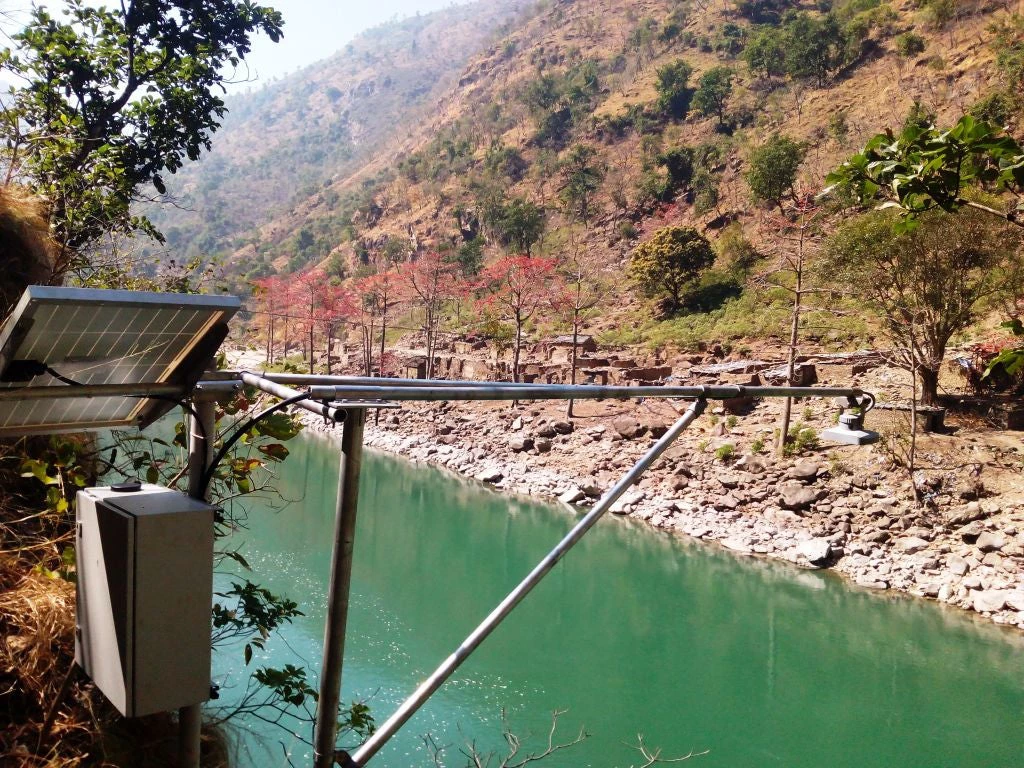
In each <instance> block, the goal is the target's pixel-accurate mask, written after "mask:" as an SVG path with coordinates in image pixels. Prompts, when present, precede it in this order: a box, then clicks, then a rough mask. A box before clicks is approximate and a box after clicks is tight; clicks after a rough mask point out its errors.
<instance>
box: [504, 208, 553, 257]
mask: <svg viewBox="0 0 1024 768" xmlns="http://www.w3.org/2000/svg"><path fill="white" fill-rule="evenodd" d="M546 223H547V222H546V220H545V216H544V209H543V208H541V207H540V206H539V205H537V204H536V203H534V202H532V201H530V200H524V199H522V198H519V197H514V198H512V199H511V200H509V201H508V203H506V204H505V205H504V206H502V207H501V209H500V212H499V218H498V220H497V222H494V224H493V226H494V228H495V229H496V230H497V233H498V238H499V239H500V240H501V243H502V245H505V246H508V247H511V248H514V249H516V250H519V251H524V252H525V253H527V254H529V253H530V251H531V250H532V249H533V246H534V245H535V244H536V243H537V241H538V240H540V236H541V235H542V234H543V233H544V227H545V225H546Z"/></svg>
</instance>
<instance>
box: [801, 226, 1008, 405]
mask: <svg viewBox="0 0 1024 768" xmlns="http://www.w3.org/2000/svg"><path fill="white" fill-rule="evenodd" d="M898 218H899V213H897V212H895V211H874V212H871V213H867V214H864V215H862V216H860V217H858V218H856V219H854V220H853V221H851V222H850V223H848V224H847V225H845V226H843V227H841V228H840V229H839V230H838V231H837V232H836V234H835V235H834V236H833V237H832V238H831V239H830V240H829V241H828V242H827V243H826V246H825V249H824V254H823V256H824V258H823V259H822V263H821V268H822V270H823V273H824V274H827V275H828V276H829V280H830V281H832V282H833V283H835V282H839V283H841V284H843V285H844V286H845V287H846V288H847V289H848V290H850V291H851V292H852V293H853V294H854V295H855V296H857V297H859V298H860V299H861V300H863V301H864V302H865V303H866V304H867V305H868V306H870V307H871V308H873V309H874V310H875V311H877V312H878V314H879V315H880V316H881V319H882V323H883V326H882V328H883V332H884V333H885V335H886V337H887V338H888V339H889V340H890V341H891V342H892V343H893V345H894V350H893V355H894V358H895V360H894V362H896V363H897V364H898V365H900V366H902V367H904V368H906V369H907V370H909V371H913V372H915V373H918V374H919V375H920V378H921V400H922V402H923V403H924V404H925V405H933V404H934V403H935V402H936V399H937V394H938V377H939V370H940V368H941V365H942V361H943V358H944V356H945V351H946V345H947V344H948V343H949V340H950V339H951V338H952V337H953V336H954V335H955V334H957V333H959V332H961V331H963V330H964V329H966V328H967V327H968V326H969V325H970V324H971V323H972V322H973V320H974V319H975V317H976V315H977V313H978V311H979V310H980V309H981V308H982V306H983V305H984V303H985V302H986V301H987V300H991V299H994V298H996V297H999V296H1007V295H1009V294H1013V293H1014V292H1016V293H1017V294H1019V293H1020V292H1021V290H1022V289H1021V286H1020V285H1017V284H1015V283H1016V281H1015V280H1010V279H1008V278H1007V276H1008V275H1012V274H1013V273H1014V271H1015V270H1016V269H1018V268H1019V267H1020V263H1021V256H1020V254H1019V253H1018V248H1019V245H1020V238H1019V235H1018V234H1017V232H1016V230H1015V229H1014V228H1013V227H1011V226H1009V225H1008V224H1006V223H1005V222H1000V221H999V220H998V219H996V218H994V217H992V216H989V215H988V214H987V213H985V212H984V211H981V210H977V209H971V208H965V209H963V210H961V211H959V212H957V213H946V212H944V211H941V210H933V211H928V212H925V213H922V214H920V215H919V217H918V222H917V223H918V226H916V227H914V228H913V229H911V230H910V231H904V230H900V229H899V228H896V227H894V226H893V225H894V223H895V222H896V221H897V220H898Z"/></svg>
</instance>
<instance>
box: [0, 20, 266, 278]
mask: <svg viewBox="0 0 1024 768" xmlns="http://www.w3.org/2000/svg"><path fill="white" fill-rule="evenodd" d="M66 6H67V9H66V11H65V16H64V17H63V19H61V18H60V17H55V16H53V15H51V14H50V12H49V11H48V10H47V9H46V8H44V7H36V8H34V9H33V10H32V13H31V17H30V19H29V21H28V23H27V25H26V26H25V28H24V29H23V30H22V31H20V32H18V33H17V34H15V35H14V36H13V38H12V40H13V47H12V48H11V49H8V50H5V51H4V52H3V53H2V54H0V66H2V68H3V69H4V70H5V71H6V72H7V73H8V75H9V76H13V77H14V78H15V79H18V80H22V81H24V82H25V84H26V87H23V88H17V89H12V90H11V92H10V96H9V99H8V100H7V109H6V113H5V115H4V117H5V121H6V127H7V130H8V140H9V142H10V143H9V145H8V146H9V148H10V149H12V150H15V151H13V152H11V154H9V155H8V158H7V160H8V162H10V163H13V164H15V165H16V166H17V167H18V173H17V175H18V176H19V177H20V178H22V179H23V180H24V181H25V182H26V183H27V184H28V185H29V186H30V187H31V188H32V189H33V191H35V192H36V193H38V194H39V195H41V196H43V197H45V198H46V199H48V200H50V201H51V210H50V218H51V227H52V233H53V235H54V237H55V239H56V240H57V243H58V245H59V246H61V247H62V248H63V249H65V254H64V257H65V258H66V259H70V258H72V256H73V253H74V252H80V251H82V250H83V249H86V248H87V247H89V246H90V245H92V244H94V243H96V242H98V241H99V240H100V238H102V237H104V236H106V235H107V234H108V233H111V232H117V233H132V232H137V231H142V232H146V233H149V234H151V235H153V236H156V237H159V234H158V233H157V232H156V230H155V228H154V227H153V226H152V224H151V223H150V222H149V221H148V220H146V219H144V218H141V217H136V216H133V215H132V212H131V208H130V206H131V203H132V202H133V201H135V200H136V199H137V198H138V197H139V194H140V190H142V189H143V188H145V187H148V186H149V185H152V186H153V187H154V188H155V189H156V191H157V193H160V194H162V193H163V192H164V191H165V186H164V179H163V174H164V173H174V172H175V171H177V170H178V169H179V168H180V167H181V166H182V164H183V163H184V162H185V161H186V160H195V159H196V158H198V157H199V155H200V153H201V152H202V151H203V150H204V149H209V148H210V134H211V133H212V132H213V131H214V130H215V129H216V128H217V127H218V125H219V120H220V118H221V117H222V116H223V114H224V101H223V99H222V98H220V97H219V96H217V95H215V94H214V92H213V88H214V87H216V86H219V85H221V83H222V82H223V81H224V79H225V77H226V75H225V73H226V72H228V73H229V72H230V71H231V68H232V67H233V66H234V65H236V64H238V63H239V62H240V61H241V59H242V58H243V57H244V56H245V55H246V54H247V53H248V52H249V47H250V40H251V37H252V35H253V34H254V33H256V32H259V31H263V32H265V33H266V34H267V35H268V36H269V37H270V38H271V39H273V40H277V39H278V38H279V37H280V34H281V16H280V14H279V13H278V12H277V11H274V10H273V9H271V8H267V7H262V6H258V5H255V4H251V3H244V4H239V3H235V2H231V1H230V0H212V1H211V2H208V3H204V4H202V5H201V6H196V5H195V4H194V3H190V2H181V1H180V0H154V1H153V2H146V3H141V2H127V3H124V4H122V5H120V6H115V7H114V8H113V9H109V8H105V7H100V8H96V7H92V6H91V5H87V4H86V3H84V2H82V0H70V2H68V3H67V4H66Z"/></svg>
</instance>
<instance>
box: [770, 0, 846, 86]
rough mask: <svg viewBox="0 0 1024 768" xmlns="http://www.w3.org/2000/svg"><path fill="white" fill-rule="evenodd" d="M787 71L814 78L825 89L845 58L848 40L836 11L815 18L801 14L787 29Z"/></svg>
mask: <svg viewBox="0 0 1024 768" xmlns="http://www.w3.org/2000/svg"><path fill="white" fill-rule="evenodd" d="M785 46H786V73H787V74H789V75H791V76H792V77H794V78H797V79H808V80H814V81H815V83H817V85H818V87H819V88H821V87H823V86H824V85H825V82H826V81H827V80H828V76H829V75H830V74H831V73H832V72H833V71H835V70H836V69H837V68H838V67H839V66H840V64H841V63H842V61H843V56H844V53H845V48H846V40H845V39H844V36H843V30H842V27H841V26H840V24H839V21H838V20H837V19H836V17H835V15H834V14H831V13H829V14H827V15H825V16H824V17H822V18H814V17H812V16H811V15H810V14H807V13H798V14H797V15H796V16H795V17H794V18H793V19H792V20H791V21H790V22H789V23H788V24H787V25H786V30H785Z"/></svg>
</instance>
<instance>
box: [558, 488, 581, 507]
mask: <svg viewBox="0 0 1024 768" xmlns="http://www.w3.org/2000/svg"><path fill="white" fill-rule="evenodd" d="M586 497H587V494H586V493H584V492H583V490H582V489H581V488H570V489H569V490H567V491H565V492H564V493H563V494H562V495H561V496H559V497H558V500H559V501H560V502H562V503H563V504H575V503H576V502H577V501H582V500H583V499H585V498H586Z"/></svg>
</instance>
